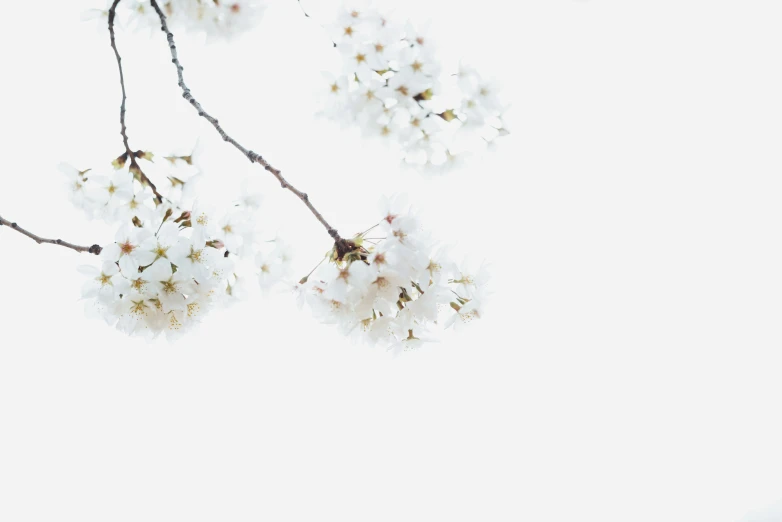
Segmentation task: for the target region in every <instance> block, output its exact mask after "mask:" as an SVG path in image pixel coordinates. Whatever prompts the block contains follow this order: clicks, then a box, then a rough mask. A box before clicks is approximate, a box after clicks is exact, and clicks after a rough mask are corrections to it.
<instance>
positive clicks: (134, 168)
mask: <svg viewBox="0 0 782 522" xmlns="http://www.w3.org/2000/svg"><path fill="white" fill-rule="evenodd" d="M119 3H120V0H114V3H113V4H111V7H110V8H109V35H110V36H111V48H112V49H113V50H114V56H116V57H117V67H118V68H119V83H120V86H121V87H122V105H120V109H119V121H120V125H121V127H120V134H121V135H122V143H123V144H124V145H125V152H124V153H123V154H122V155H121V156H119V157H118V158H117V159H116V160H115V165H116V166H118V167H121V166H123V165H124V164H125V161H127V160H130V167H129V169H128V170H130V172H131V173H132V174H133V176H134V177H136V178H138V179H139V181H140V182H142V183H144V184H146V185H147V186H148V187H149V188H150V189H152V193H153V194H155V199H156V200H157V202H158V203H162V202H163V196H161V195H160V193H159V192H158V190H157V187H156V186H155V184H154V183H152V181H150V179H149V178H148V177H147V175H146V174H144V172H143V171H142V170H141V167H139V165H138V162H137V161H136V158H138V157H143V155H144V154H145V153H144V152H143V151H136V152H133V151H132V150H131V149H130V145H129V144H128V132H127V130H128V128H127V126H126V125H125V101H126V100H127V95H126V94H125V75H124V74H123V72H122V57H121V56H120V55H119V51H118V50H117V43H116V41H115V38H114V18H115V16H116V13H117V4H119Z"/></svg>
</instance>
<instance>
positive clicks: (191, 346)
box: [0, 0, 782, 522]
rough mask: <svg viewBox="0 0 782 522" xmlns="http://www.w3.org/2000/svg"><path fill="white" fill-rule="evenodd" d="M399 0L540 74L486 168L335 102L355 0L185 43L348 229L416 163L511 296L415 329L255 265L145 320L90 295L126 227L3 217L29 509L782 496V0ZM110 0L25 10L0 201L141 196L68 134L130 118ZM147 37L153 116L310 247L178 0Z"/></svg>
mask: <svg viewBox="0 0 782 522" xmlns="http://www.w3.org/2000/svg"><path fill="white" fill-rule="evenodd" d="M390 3H391V2H386V3H385V5H387V4H390ZM393 4H394V5H395V11H396V14H397V16H401V17H408V18H411V19H412V20H414V21H416V22H418V23H423V22H425V21H427V20H429V19H432V20H433V26H432V37H433V38H436V40H437V42H438V44H439V47H440V49H441V53H442V54H441V56H442V59H443V61H444V64H445V65H446V67H453V66H455V64H456V63H457V61H458V59H459V58H460V57H467V58H469V61H470V63H472V64H473V65H475V66H476V67H478V68H479V69H480V70H481V71H482V72H483V74H485V75H486V76H489V77H494V78H496V80H497V81H498V82H499V83H500V84H501V85H502V86H503V87H504V91H503V94H502V96H503V98H504V99H505V100H506V101H507V102H508V103H512V106H513V107H512V110H511V111H510V112H509V114H508V120H509V127H510V129H511V131H512V135H511V136H509V137H507V138H504V139H503V140H502V141H501V142H499V147H498V149H497V150H496V151H495V152H494V153H493V154H491V155H490V156H488V157H486V158H485V160H484V161H482V162H479V163H476V164H474V165H473V167H472V168H470V169H467V170H465V171H463V172H459V173H457V174H454V175H450V176H447V177H442V178H434V179H425V178H422V177H421V176H419V175H418V174H416V173H414V172H411V171H407V170H402V169H400V168H399V164H398V161H397V158H396V157H395V156H394V154H393V153H392V152H391V151H389V150H387V149H386V148H384V147H383V146H381V145H380V144H377V143H371V142H367V141H365V140H363V139H361V138H360V137H359V136H358V135H357V134H356V133H351V132H344V131H339V130H338V129H337V128H336V127H335V126H334V125H332V124H330V123H328V122H325V121H315V120H314V119H313V112H314V111H315V110H316V103H315V100H314V99H313V98H312V95H311V93H312V91H313V88H314V86H315V84H316V83H315V82H318V81H320V78H321V77H320V70H322V69H327V68H331V67H333V66H335V65H337V64H338V61H337V57H336V56H335V54H334V51H333V49H332V48H331V45H330V42H329V40H328V38H327V37H326V35H325V33H324V32H323V31H322V29H321V28H320V27H319V25H318V22H327V21H328V13H330V12H331V9H332V8H333V7H334V6H335V5H336V2H333V1H317V0H310V1H308V2H305V5H306V6H307V8H308V10H309V11H310V12H311V14H312V15H313V17H312V18H311V19H306V18H304V17H303V16H302V14H301V12H300V11H299V8H298V7H297V5H296V2H295V1H294V0H277V1H275V2H274V4H273V6H272V7H270V8H269V10H268V11H267V13H266V15H265V17H264V19H263V21H262V22H261V25H260V26H259V27H258V28H257V29H256V30H255V31H254V32H253V33H251V34H248V35H246V36H245V37H242V38H239V39H237V40H236V41H235V42H233V43H231V44H230V45H226V44H210V45H208V46H205V45H204V44H203V42H201V41H200V40H199V39H197V38H188V37H186V36H185V35H184V34H178V35H177V39H178V43H179V48H180V58H181V59H182V62H183V64H184V66H185V74H186V77H187V80H188V83H189V85H190V87H191V88H192V89H193V92H194V93H195V95H196V96H197V97H198V98H199V100H200V101H201V102H202V103H203V104H204V106H205V107H206V109H207V110H209V111H210V112H212V113H213V114H214V115H216V116H217V117H218V118H219V119H220V121H221V123H223V124H224V125H225V127H226V128H227V129H228V130H229V131H230V132H231V133H232V134H233V135H234V136H235V137H236V138H237V139H239V140H240V141H241V142H242V143H247V144H248V145H249V146H250V147H252V148H253V149H254V150H256V151H257V152H260V153H262V154H263V155H264V156H265V157H267V158H268V159H269V160H270V161H271V162H272V163H273V164H274V165H275V166H278V167H279V168H280V169H282V171H283V172H284V173H285V175H286V176H287V177H288V178H289V180H290V181H291V182H292V183H294V184H295V185H296V186H298V187H299V188H301V189H302V190H305V191H306V192H308V193H309V195H310V197H311V198H312V200H313V201H314V202H316V203H317V205H318V207H319V208H321V209H322V211H323V212H324V214H325V215H326V216H327V219H329V220H330V221H331V222H332V223H334V224H335V226H337V228H338V229H339V230H340V231H344V232H345V233H351V232H357V231H360V230H362V229H364V228H367V227H368V226H369V225H371V224H373V223H375V222H376V221H377V216H378V212H379V211H378V209H377V201H378V199H379V197H380V195H382V194H393V193H394V192H399V191H406V192H408V193H409V194H410V198H411V201H412V202H413V203H415V204H416V205H417V206H418V207H419V208H420V209H421V211H422V215H423V219H424V223H425V225H426V226H428V227H429V228H430V229H431V230H432V231H433V233H434V235H435V236H437V237H439V238H441V239H443V240H444V241H447V242H453V243H457V252H459V253H465V254H466V253H472V254H473V255H475V256H476V257H479V258H485V259H486V260H487V261H490V262H491V264H492V273H493V278H494V279H493V280H494V286H495V294H494V296H493V299H492V301H491V306H490V308H489V314H488V315H487V317H486V318H485V319H484V320H482V321H480V322H478V323H474V324H473V327H472V328H470V329H468V330H466V331H465V332H464V333H462V334H460V335H458V336H453V335H449V336H446V337H445V338H444V339H443V341H442V342H441V343H439V344H435V345H432V346H429V347H426V348H425V349H423V350H421V351H420V352H415V353H407V354H404V355H403V356H400V357H397V358H394V357H391V356H390V355H388V354H387V353H385V352H384V351H383V350H382V349H380V348H375V349H373V348H368V347H365V346H359V345H353V344H350V343H349V342H347V341H345V339H344V338H343V337H342V336H341V335H340V334H339V333H337V332H336V331H335V330H334V329H332V328H330V327H328V326H323V325H320V324H319V323H317V322H316V321H315V320H313V319H312V317H311V313H310V312H309V311H308V310H305V311H303V312H300V311H299V310H298V309H297V308H296V307H295V305H294V303H293V299H292V298H291V297H289V296H287V295H282V296H277V297H275V298H272V299H260V298H258V297H257V296H256V297H255V298H253V299H251V300H250V301H248V302H245V303H242V304H240V305H237V306H236V307H234V308H231V309H229V310H227V311H224V312H215V313H212V314H211V315H210V316H209V317H208V318H207V320H206V321H205V322H204V324H203V325H202V326H201V328H200V329H199V330H198V331H197V333H196V334H193V335H190V336H188V337H186V338H185V339H183V340H182V341H181V342H179V343H176V344H169V343H167V342H165V341H164V340H160V341H157V342H154V343H152V344H147V343H145V342H144V341H140V340H138V339H131V338H127V337H125V336H124V335H123V334H121V333H119V332H117V331H114V330H112V329H110V328H108V327H106V326H105V325H103V324H102V323H100V322H97V321H94V320H89V319H87V318H85V317H84V313H83V310H82V306H81V303H80V302H79V301H78V298H79V296H80V287H81V284H82V281H83V278H82V276H81V275H79V274H78V273H77V272H76V267H77V266H78V265H80V264H83V263H86V262H94V261H95V260H94V258H92V257H91V256H87V255H83V254H82V255H80V254H77V253H75V252H73V251H70V250H67V249H63V248H58V247H54V246H49V245H41V246H39V245H36V244H35V243H33V242H32V241H30V240H29V239H27V238H24V237H23V236H21V235H20V234H17V233H14V232H13V231H11V230H8V229H5V228H0V326H1V327H2V330H1V331H2V337H0V340H1V341H0V520H4V521H9V522H17V521H52V520H58V521H59V520H79V521H80V522H93V521H96V522H97V521H101V522H103V521H109V520H110V521H139V520H144V521H166V522H169V521H178V520H183V521H184V520H187V521H193V520H209V521H211V520H230V521H251V520H252V521H257V520H273V521H313V520H318V521H320V520H340V521H361V522H365V521H394V522H396V521H400V520H405V521H446V520H447V521H452V520H468V521H471V520H481V521H535V522H544V521H574V520H600V521H614V520H617V521H628V520H632V521H634V522H641V521H661V520H664V521H666V522H673V521H688V522H692V521H700V520H703V521H709V522H719V521H736V520H739V519H742V518H744V517H746V513H748V512H749V511H750V510H756V514H755V515H752V517H755V518H744V519H745V520H764V521H769V520H777V521H778V520H782V515H780V512H779V511H777V512H776V513H777V515H773V514H769V513H771V512H767V511H764V509H765V508H764V506H767V505H770V504H772V503H773V502H776V501H778V500H779V499H780V498H782V474H780V470H781V469H782V444H780V440H782V423H780V422H779V419H780V401H782V393H780V392H782V379H780V378H779V376H780V369H781V367H782V357H780V353H782V352H781V350H782V342H781V341H782V331H780V324H782V322H781V321H780V318H781V317H782V270H781V269H780V267H782V247H781V246H780V236H781V234H782V219H781V218H782V198H780V189H782V178H780V170H781V169H782V157H781V156H780V154H779V150H780V144H781V143H782V94H781V93H782V73H781V71H780V63H781V61H782V60H781V59H782V31H780V30H779V20H780V17H781V16H782V4H780V3H779V2H778V1H775V0H752V1H743V2H737V1H727V0H709V1H700V0H658V1H655V2H628V1H626V0H588V1H575V0H545V1H535V0H531V1H528V0H520V1H517V2H507V1H501V0H482V1H481V2H461V3H460V2H445V1H438V0H415V1H411V0H405V1H397V2H393ZM90 5H94V3H91V2H87V1H79V2H63V1H54V0H51V1H45V2H5V3H4V4H3V6H2V13H3V16H0V44H1V46H2V57H3V60H2V63H3V73H2V75H3V81H2V84H0V93H1V94H2V100H3V101H2V111H1V112H2V117H3V124H2V126H1V127H0V129H1V130H0V132H2V144H3V147H2V156H1V158H2V167H1V168H2V189H0V215H2V216H3V217H5V218H7V219H11V220H15V221H18V222H19V224H20V225H22V226H26V227H27V228H29V229H30V230H32V231H34V232H37V233H39V234H41V235H44V236H48V237H61V238H63V239H67V240H69V241H73V242H76V243H86V244H91V243H93V242H98V243H107V242H109V241H111V240H112V238H113V230H112V229H111V227H108V226H106V225H104V224H102V223H99V222H86V221H84V219H83V216H82V214H81V212H79V211H77V210H75V209H73V208H72V207H71V206H70V203H68V201H67V199H66V195H65V191H64V188H63V178H62V175H61V174H60V173H59V172H58V171H57V169H56V166H57V164H58V163H59V162H60V161H68V162H70V163H72V164H74V165H76V166H77V167H79V168H87V167H95V166H99V165H101V164H106V163H107V162H108V161H110V160H111V159H112V158H114V157H116V156H117V155H118V154H120V153H121V152H122V144H121V141H120V136H119V122H118V112H119V102H120V92H119V83H118V78H117V69H116V63H115V61H114V57H113V55H112V52H111V49H110V47H109V44H108V34H107V31H105V30H104V29H102V28H101V30H100V31H98V30H96V28H94V27H92V26H90V25H89V24H84V23H82V22H80V21H79V16H80V13H81V10H82V9H83V8H86V7H88V6H90ZM379 5H384V4H383V3H380V4H379ZM118 46H119V48H120V51H121V52H122V54H123V57H124V65H125V68H126V69H125V71H126V78H127V88H128V96H129V97H128V119H127V121H128V125H129V135H130V138H131V144H132V146H133V147H134V148H144V149H150V150H152V151H153V152H159V153H161V154H166V153H170V152H180V151H182V152H185V151H187V150H188V148H189V147H191V146H192V144H193V143H194V142H195V140H196V138H197V137H200V138H201V143H202V144H203V145H204V151H205V152H204V154H205V165H206V167H207V169H206V173H207V181H206V183H205V184H204V190H208V191H209V193H210V194H211V195H213V196H215V197H216V198H221V197H222V198H225V201H228V199H230V197H231V196H233V195H234V194H235V193H236V190H238V186H239V182H240V180H241V179H242V178H243V177H244V176H247V175H257V176H259V179H260V180H261V181H262V186H263V188H264V191H265V206H264V214H263V215H264V218H263V219H264V225H265V226H266V227H267V229H269V230H271V231H272V232H273V231H274V230H277V229H280V230H281V233H282V234H284V235H285V237H286V238H288V240H289V241H291V242H292V243H294V245H295V249H296V254H297V257H296V260H295V266H296V270H297V273H300V274H301V275H304V274H305V273H306V272H307V271H308V270H309V269H310V268H311V266H312V265H313V264H314V263H315V262H316V261H317V260H318V259H319V257H318V256H320V255H321V254H322V253H323V252H324V251H325V250H326V249H328V248H329V244H328V237H327V236H326V235H325V234H324V233H323V231H322V229H321V228H320V225H319V224H318V223H317V222H315V220H314V219H312V217H311V216H310V215H309V213H308V212H307V211H306V209H305V208H304V207H303V205H301V203H300V202H299V201H298V200H297V199H296V198H294V197H293V196H292V195H291V194H289V193H287V192H284V191H282V190H281V189H280V188H279V185H278V184H277V183H276V182H274V180H273V179H272V178H271V176H269V175H268V174H267V173H265V172H263V171H261V170H260V169H258V168H254V167H253V166H252V165H250V164H249V162H247V161H246V160H245V159H243V158H242V157H241V156H240V155H239V154H238V153H236V151H235V150H233V149H232V148H230V147H229V146H227V145H225V144H224V143H222V142H221V141H220V140H219V138H218V137H217V135H216V134H215V133H214V131H213V129H211V128H210V127H208V124H207V123H206V122H205V121H203V120H199V119H198V118H197V116H196V114H195V112H194V111H193V110H192V108H191V107H190V106H189V105H188V104H187V103H186V102H185V101H184V100H182V98H181V96H180V93H179V91H178V87H177V85H176V81H175V71H174V68H173V66H172V65H171V63H170V58H169V55H168V49H167V47H166V45H165V41H164V38H163V35H162V34H161V33H159V32H158V31H154V32H153V33H152V35H151V37H150V35H149V34H146V33H143V32H141V33H139V32H136V33H132V34H130V33H128V31H123V30H120V31H119V32H118ZM774 516H776V517H777V518H774ZM762 517H765V518H762Z"/></svg>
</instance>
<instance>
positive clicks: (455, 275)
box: [296, 196, 489, 351]
mask: <svg viewBox="0 0 782 522" xmlns="http://www.w3.org/2000/svg"><path fill="white" fill-rule="evenodd" d="M381 207H382V219H381V220H380V222H379V223H378V224H377V225H375V226H373V227H371V228H370V229H368V230H367V231H365V232H362V233H360V234H358V235H356V236H355V237H353V238H352V239H351V240H349V241H346V244H345V245H343V246H342V247H340V246H339V245H337V246H335V248H334V249H332V250H331V251H330V252H329V253H328V255H327V256H326V258H325V260H324V262H323V263H321V264H320V265H319V266H318V267H317V268H316V269H315V270H314V271H313V273H312V274H310V275H309V276H307V277H305V278H303V279H302V280H301V281H300V282H299V284H298V285H297V288H296V290H297V292H298V298H299V304H300V305H303V304H305V303H306V304H308V305H309V307H310V308H311V309H312V311H313V313H314V315H315V316H316V317H317V318H319V319H320V320H321V321H322V322H324V323H328V324H336V325H338V327H339V328H340V330H341V331H342V332H343V333H345V334H347V335H350V336H352V337H354V338H357V339H358V340H361V341H365V342H368V343H370V344H381V345H384V346H386V347H388V348H389V349H392V350H394V351H402V350H406V349H412V348H415V347H418V346H419V345H421V344H422V343H424V342H427V341H434V340H436V337H435V336H434V334H436V332H435V331H434V329H435V328H436V327H440V329H442V328H449V327H455V328H457V329H458V328H460V327H461V326H462V325H464V324H466V323H469V322H470V321H472V320H474V319H479V318H480V317H481V316H482V315H483V313H484V312H483V310H484V304H485V300H486V296H487V294H488V289H487V282H488V279H489V277H488V270H487V267H486V266H485V265H484V264H480V265H477V264H471V263H469V262H465V263H463V264H462V265H461V266H459V265H457V264H456V263H455V262H453V260H452V259H451V257H450V249H449V248H448V247H444V246H439V247H438V246H437V245H436V243H435V242H434V241H433V240H432V238H431V237H430V235H429V234H428V233H427V232H426V231H424V230H423V229H422V228H421V225H420V223H419V220H418V217H417V216H416V214H415V212H414V211H413V210H412V209H411V208H410V206H409V205H408V204H407V200H406V198H405V197H404V196H396V197H394V198H392V199H391V200H387V199H384V200H383V202H382V204H381Z"/></svg>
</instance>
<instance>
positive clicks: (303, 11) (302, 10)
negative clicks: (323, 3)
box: [298, 0, 310, 18]
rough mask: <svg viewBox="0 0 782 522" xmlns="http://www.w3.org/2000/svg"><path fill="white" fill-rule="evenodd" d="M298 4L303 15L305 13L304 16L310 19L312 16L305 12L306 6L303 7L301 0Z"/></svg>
mask: <svg viewBox="0 0 782 522" xmlns="http://www.w3.org/2000/svg"><path fill="white" fill-rule="evenodd" d="M298 2H299V7H300V8H301V12H302V13H304V16H306V17H307V18H309V17H310V15H309V14H308V13H307V11H305V9H304V6H303V5H301V0H298Z"/></svg>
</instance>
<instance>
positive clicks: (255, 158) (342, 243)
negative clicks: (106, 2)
mask: <svg viewBox="0 0 782 522" xmlns="http://www.w3.org/2000/svg"><path fill="white" fill-rule="evenodd" d="M115 4H116V0H115ZM151 4H152V7H153V8H154V9H155V11H156V12H157V14H158V17H159V18H160V24H161V27H160V29H161V31H163V32H164V33H165V34H166V38H167V39H168V47H169V49H170V50H171V61H172V62H173V64H174V65H175V66H176V70H177V75H178V77H179V87H180V88H181V89H182V97H183V98H184V99H186V100H187V101H189V102H190V105H192V106H193V107H194V108H195V109H196V110H197V111H198V115H199V116H202V117H203V118H205V119H206V120H207V121H208V122H209V123H211V124H212V126H213V127H214V128H215V129H216V130H217V132H218V133H219V134H220V136H221V137H222V138H223V141H226V142H228V143H230V144H231V145H233V146H234V147H236V148H237V149H239V151H240V152H241V153H242V154H244V155H245V156H246V157H247V159H249V160H250V161H251V162H252V163H258V164H259V165H261V166H262V167H263V168H264V169H266V170H267V171H269V172H270V173H271V174H272V175H273V176H274V177H275V178H277V180H278V181H279V182H280V185H281V186H282V188H284V189H288V190H290V191H291V192H293V193H294V194H295V195H296V196H297V197H298V198H299V199H300V200H302V201H303V202H304V204H305V205H307V208H309V209H310V211H311V212H312V213H313V214H314V215H315V217H316V218H317V219H318V221H320V222H321V224H322V225H323V226H324V227H326V230H327V231H328V233H329V235H330V236H331V237H332V238H333V239H334V242H335V243H336V246H337V249H338V251H339V250H343V249H352V248H351V246H350V243H352V242H350V241H348V240H345V239H342V238H341V237H340V235H339V233H338V232H337V230H336V229H335V228H334V227H332V226H331V225H329V223H328V222H327V221H326V220H325V219H324V217H323V216H322V215H321V213H320V212H318V210H317V209H316V208H315V207H314V206H313V205H312V203H311V202H310V199H309V196H307V194H306V193H304V192H301V191H300V190H298V189H297V188H296V187H294V186H293V185H291V184H290V183H288V181H287V180H286V179H285V178H284V177H283V176H282V172H280V170H279V169H276V168H274V167H272V166H271V165H270V164H269V163H268V162H267V161H266V160H265V159H263V157H262V156H261V155H260V154H256V153H255V152H253V151H252V150H249V149H247V148H245V147H243V146H242V145H241V144H239V142H237V141H236V140H235V139H233V138H232V137H230V136H229V135H228V134H227V133H226V132H225V131H224V130H223V128H222V127H221V126H220V124H219V123H218V121H217V119H216V118H214V117H212V116H210V115H209V114H208V113H207V112H206V111H205V110H204V108H203V107H202V106H201V104H200V103H199V102H198V101H197V100H196V99H195V98H194V97H193V95H192V93H191V92H190V89H189V88H188V87H187V85H186V84H185V79H184V76H183V75H182V71H183V70H184V67H182V64H181V63H180V62H179V57H178V56H177V50H176V45H175V44H174V35H173V34H171V31H169V30H168V25H167V24H166V15H165V14H163V11H162V10H161V9H160V6H159V5H158V3H157V1H156V0H151Z"/></svg>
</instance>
